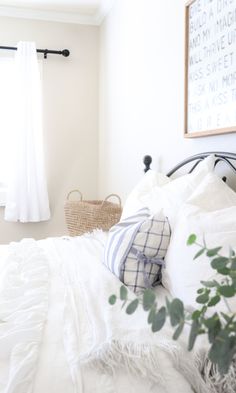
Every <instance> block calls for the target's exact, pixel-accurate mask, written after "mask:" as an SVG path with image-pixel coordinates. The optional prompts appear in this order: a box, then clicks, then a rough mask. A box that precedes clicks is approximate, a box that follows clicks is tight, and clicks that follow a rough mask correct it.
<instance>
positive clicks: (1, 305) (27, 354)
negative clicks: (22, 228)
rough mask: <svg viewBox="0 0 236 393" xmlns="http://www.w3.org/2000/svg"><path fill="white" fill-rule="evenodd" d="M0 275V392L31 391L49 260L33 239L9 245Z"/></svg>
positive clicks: (45, 305)
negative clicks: (6, 258)
mask: <svg viewBox="0 0 236 393" xmlns="http://www.w3.org/2000/svg"><path fill="white" fill-rule="evenodd" d="M9 247H10V250H9V257H8V260H7V262H6V266H5V269H4V271H3V272H2V275H1V279H2V280H1V282H2V286H1V292H0V319H1V324H0V391H1V392H4V393H21V392H22V393H28V392H32V390H33V382H34V376H35V373H36V370H37V362H38V355H39V351H40V346H41V343H42V337H43V328H44V325H45V322H46V318H47V311H48V282H49V276H48V261H47V259H46V257H45V255H44V253H43V250H42V249H41V248H40V247H38V246H37V243H36V242H35V241H33V240H25V241H23V242H21V243H15V244H11V245H10V246H9Z"/></svg>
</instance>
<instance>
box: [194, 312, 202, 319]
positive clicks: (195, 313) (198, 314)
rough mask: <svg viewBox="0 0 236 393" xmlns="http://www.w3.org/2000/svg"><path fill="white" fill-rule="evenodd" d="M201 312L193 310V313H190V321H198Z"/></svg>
mask: <svg viewBox="0 0 236 393" xmlns="http://www.w3.org/2000/svg"><path fill="white" fill-rule="evenodd" d="M201 314H202V313H201V311H199V310H195V311H194V312H193V313H192V319H199V318H200V316H201Z"/></svg>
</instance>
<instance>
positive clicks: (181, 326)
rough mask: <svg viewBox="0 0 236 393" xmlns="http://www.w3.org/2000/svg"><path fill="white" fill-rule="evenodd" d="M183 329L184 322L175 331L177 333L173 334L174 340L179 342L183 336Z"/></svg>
mask: <svg viewBox="0 0 236 393" xmlns="http://www.w3.org/2000/svg"><path fill="white" fill-rule="evenodd" d="M183 328H184V321H182V322H180V324H179V326H178V327H177V329H176V330H175V332H174V334H173V340H178V338H179V336H180V335H181V333H182V331H183Z"/></svg>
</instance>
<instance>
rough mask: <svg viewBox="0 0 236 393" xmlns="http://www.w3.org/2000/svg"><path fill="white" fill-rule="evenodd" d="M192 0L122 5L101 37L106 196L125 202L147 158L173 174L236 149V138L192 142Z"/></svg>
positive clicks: (127, 0) (138, 0)
mask: <svg viewBox="0 0 236 393" xmlns="http://www.w3.org/2000/svg"><path fill="white" fill-rule="evenodd" d="M184 13H185V0H118V1H116V2H115V6H114V7H113V9H112V11H111V12H110V14H109V15H108V16H107V18H106V19H105V21H104V23H103V24H102V26H101V32H100V121H99V128H100V146H99V152H100V161H99V162H100V171H99V175H100V178H99V192H100V195H103V194H108V193H110V192H117V193H119V194H120V195H121V196H122V197H123V199H124V198H125V196H126V195H127V193H128V192H129V191H130V189H131V188H132V187H133V185H134V184H135V183H136V182H137V180H138V179H139V178H140V177H141V176H142V169H143V165H142V158H143V156H144V155H145V154H150V155H152V157H153V166H152V167H153V168H155V169H158V170H161V171H164V172H165V171H168V169H171V167H172V166H173V165H175V164H176V163H177V162H178V161H180V160H182V159H184V158H185V157H187V156H189V155H192V154H195V153H199V152H202V151H209V150H221V151H234V152H236V134H228V135H222V136H211V137H205V138H198V139H195V138H194V139H185V138H184V137H183V129H184V38H185V37H184Z"/></svg>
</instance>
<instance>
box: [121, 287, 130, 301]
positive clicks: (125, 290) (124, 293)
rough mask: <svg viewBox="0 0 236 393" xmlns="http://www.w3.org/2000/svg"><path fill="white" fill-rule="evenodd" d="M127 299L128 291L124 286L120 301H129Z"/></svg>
mask: <svg viewBox="0 0 236 393" xmlns="http://www.w3.org/2000/svg"><path fill="white" fill-rule="evenodd" d="M127 297H128V290H127V288H126V287H125V286H124V285H122V286H121V287H120V300H127Z"/></svg>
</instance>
